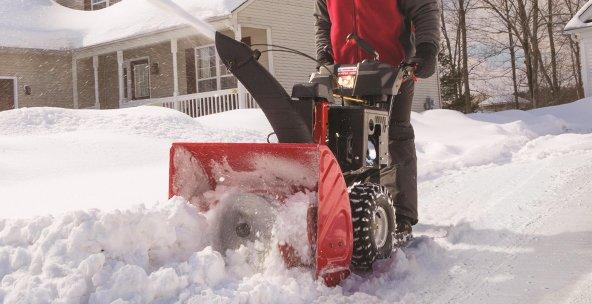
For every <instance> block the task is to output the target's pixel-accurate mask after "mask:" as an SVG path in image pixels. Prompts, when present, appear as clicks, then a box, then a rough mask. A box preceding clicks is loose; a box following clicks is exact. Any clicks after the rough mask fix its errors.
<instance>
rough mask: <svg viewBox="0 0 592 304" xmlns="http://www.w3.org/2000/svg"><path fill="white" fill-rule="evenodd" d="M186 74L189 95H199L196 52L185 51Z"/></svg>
mask: <svg viewBox="0 0 592 304" xmlns="http://www.w3.org/2000/svg"><path fill="white" fill-rule="evenodd" d="M185 73H186V74H187V94H194V93H197V79H196V75H195V50H194V49H193V48H190V49H186V50H185Z"/></svg>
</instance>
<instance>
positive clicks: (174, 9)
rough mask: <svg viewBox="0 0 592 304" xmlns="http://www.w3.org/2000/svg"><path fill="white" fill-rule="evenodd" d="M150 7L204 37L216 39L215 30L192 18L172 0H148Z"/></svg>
mask: <svg viewBox="0 0 592 304" xmlns="http://www.w3.org/2000/svg"><path fill="white" fill-rule="evenodd" d="M148 2H150V3H151V4H152V5H154V6H156V7H158V8H160V9H162V10H164V11H167V12H168V13H170V14H172V15H175V16H177V17H179V18H181V19H183V20H184V21H185V22H187V23H188V24H189V25H191V26H193V27H194V28H195V29H196V30H198V31H199V32H200V33H202V34H204V35H206V36H207V37H208V38H210V39H212V40H214V39H215V37H216V30H215V29H214V28H213V27H212V26H211V25H209V24H208V23H206V22H204V21H203V20H200V19H199V18H196V17H194V16H192V15H191V14H190V13H189V12H188V11H186V10H185V9H183V8H182V7H180V6H179V5H178V4H177V3H175V2H173V1H172V0H148Z"/></svg>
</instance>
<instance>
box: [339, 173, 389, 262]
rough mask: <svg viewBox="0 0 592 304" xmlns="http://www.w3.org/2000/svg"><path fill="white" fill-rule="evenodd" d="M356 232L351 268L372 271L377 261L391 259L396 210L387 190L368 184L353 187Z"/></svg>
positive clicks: (351, 193) (351, 201) (352, 196)
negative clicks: (373, 264)
mask: <svg viewBox="0 0 592 304" xmlns="http://www.w3.org/2000/svg"><path fill="white" fill-rule="evenodd" d="M349 198H350V204H351V210H352V221H353V229H354V249H353V254H352V266H354V268H356V269H371V268H372V263H374V261H375V260H377V259H385V258H388V257H390V255H391V252H392V249H393V244H394V234H395V209H394V207H393V202H392V199H391V196H390V195H389V193H388V191H387V190H386V188H384V187H381V186H379V185H376V184H371V183H365V184H360V185H356V186H354V187H352V188H351V190H350V194H349Z"/></svg>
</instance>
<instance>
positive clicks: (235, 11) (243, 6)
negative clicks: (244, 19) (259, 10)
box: [232, 0, 255, 13]
mask: <svg viewBox="0 0 592 304" xmlns="http://www.w3.org/2000/svg"><path fill="white" fill-rule="evenodd" d="M253 2H255V0H245V1H243V3H241V5H239V6H237V7H236V8H235V9H233V10H232V13H239V12H240V11H242V10H244V9H245V8H247V7H248V6H249V5H251V3H253Z"/></svg>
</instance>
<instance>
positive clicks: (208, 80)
mask: <svg viewBox="0 0 592 304" xmlns="http://www.w3.org/2000/svg"><path fill="white" fill-rule="evenodd" d="M195 62H196V69H197V92H198V93H203V92H211V91H217V90H227V89H233V88H236V87H237V81H236V78H235V77H234V76H233V75H232V74H231V73H230V71H228V70H227V69H226V67H225V66H224V64H222V62H221V61H220V58H218V56H217V55H216V48H215V47H214V46H213V45H212V46H205V47H199V48H196V49H195Z"/></svg>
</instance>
